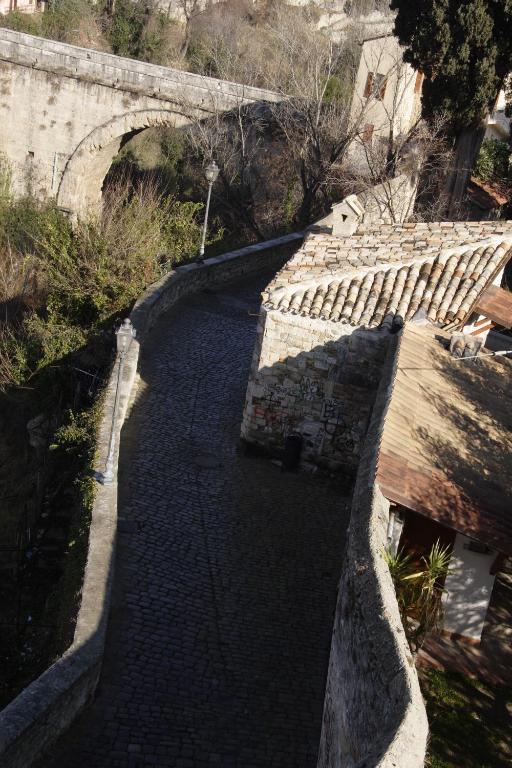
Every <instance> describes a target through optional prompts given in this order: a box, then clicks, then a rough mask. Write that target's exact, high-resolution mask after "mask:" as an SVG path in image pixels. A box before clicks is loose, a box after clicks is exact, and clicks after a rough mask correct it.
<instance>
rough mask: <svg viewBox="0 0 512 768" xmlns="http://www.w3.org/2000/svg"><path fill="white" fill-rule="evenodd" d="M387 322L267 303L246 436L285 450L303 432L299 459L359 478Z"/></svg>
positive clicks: (262, 316) (245, 422)
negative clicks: (366, 324)
mask: <svg viewBox="0 0 512 768" xmlns="http://www.w3.org/2000/svg"><path fill="white" fill-rule="evenodd" d="M388 338H389V332H388V330H387V328H378V329H366V328H357V329H354V328H353V327H352V326H350V325H347V324H343V323H330V322H327V321H325V320H318V319H312V318H309V317H301V316H300V315H292V314H286V313H285V314H283V313H281V312H277V311H272V310H270V311H269V310H265V309H264V308H262V310H261V313H260V319H259V323H258V335H257V339H256V344H255V350H254V355H253V361H252V367H251V374H250V377H249V384H248V387H247V395H246V402H245V408H244V416H243V421H242V437H243V438H244V439H245V440H247V442H249V443H255V444H257V445H259V446H261V447H263V448H265V449H266V450H268V451H269V452H271V453H272V454H274V455H277V456H279V455H281V453H282V451H283V448H284V443H285V439H286V437H287V435H289V434H290V433H292V432H294V433H298V434H300V435H301V436H302V440H303V443H302V452H301V459H302V461H305V462H311V463H314V464H317V465H319V466H321V467H323V468H325V469H328V470H331V471H334V470H341V471H342V472H343V473H344V475H345V476H346V477H347V479H350V478H353V477H354V475H355V472H356V469H357V466H358V464H359V459H360V456H361V450H362V446H363V442H364V436H365V434H366V430H367V428H368V422H369V420H370V414H371V410H372V406H373V402H374V399H375V395H376V393H377V388H378V386H379V381H380V377H381V369H382V364H383V362H384V359H385V357H386V349H387V340H388Z"/></svg>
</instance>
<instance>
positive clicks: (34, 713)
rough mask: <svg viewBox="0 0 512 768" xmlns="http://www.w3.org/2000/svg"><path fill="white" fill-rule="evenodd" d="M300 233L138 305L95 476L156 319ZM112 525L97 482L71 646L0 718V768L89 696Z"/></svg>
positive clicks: (272, 262) (186, 278) (149, 294)
mask: <svg viewBox="0 0 512 768" xmlns="http://www.w3.org/2000/svg"><path fill="white" fill-rule="evenodd" d="M301 239H302V235H301V234H293V235H287V236H285V237H282V238H278V239H276V240H271V241H267V242H264V243H258V244H256V245H252V246H249V247H247V248H242V249H240V250H238V251H233V252H231V253H228V254H224V255H222V256H218V257H215V258H211V259H207V260H206V261H204V262H203V263H193V264H187V265H184V266H181V267H177V268H176V269H175V270H174V271H173V272H171V273H170V274H168V275H166V276H165V277H164V278H162V280H160V281H159V282H158V283H155V284H154V285H152V286H151V287H150V288H149V289H148V290H147V291H146V292H145V293H144V295H143V296H142V297H141V298H140V299H139V301H137V303H136V305H135V307H134V309H133V311H132V313H131V315H130V319H131V321H132V323H133V326H134V327H135V329H136V331H137V336H136V338H135V339H134V340H133V341H132V343H131V344H130V347H129V349H128V351H127V353H126V355H125V360H124V364H123V369H122V376H121V379H120V381H119V393H118V394H119V398H118V403H119V405H118V411H117V414H116V415H115V419H113V415H114V414H113V411H114V403H115V399H116V389H117V386H118V373H119V361H117V362H116V364H115V366H114V368H113V370H112V372H111V375H110V379H109V383H108V385H107V388H106V392H105V395H104V397H105V400H104V408H103V416H102V420H101V426H100V430H99V435H98V450H97V459H96V471H97V474H98V477H101V475H102V473H103V472H104V471H105V468H106V460H107V456H108V451H109V444H110V434H111V427H112V423H114V434H115V436H116V446H117V451H116V456H115V470H116V472H117V461H118V449H119V438H120V435H121V427H122V425H123V422H124V419H125V416H126V413H127V409H128V405H129V401H130V398H131V395H132V393H133V390H134V382H135V380H136V373H137V366H138V358H139V349H140V345H141V344H144V340H145V338H146V335H147V334H148V333H149V332H150V331H151V328H152V326H153V324H154V322H155V320H156V319H157V318H158V316H159V315H160V314H162V313H163V312H165V311H166V310H168V309H169V308H170V307H172V306H173V305H174V304H176V302H177V301H179V300H180V299H182V298H184V297H185V296H187V295H189V294H192V293H196V292H197V291H200V290H202V289H205V288H213V287H217V286H220V285H222V284H224V283H228V282H230V281H232V280H236V279H239V278H242V277H244V276H249V275H253V274H257V273H259V272H263V271H265V270H266V269H269V270H270V269H278V268H279V267H280V266H282V264H283V263H284V261H285V260H286V259H287V258H288V256H289V255H290V253H291V252H292V251H293V250H294V249H295V248H296V247H297V243H298V242H300V240H301ZM116 527H117V484H116V482H114V483H113V484H110V485H102V484H98V486H97V491H96V496H95V501H94V506H93V510H92V521H91V528H90V534H89V552H88V558H87V565H86V569H85V575H84V582H83V591H82V603H81V606H80V610H79V613H78V618H77V625H76V630H75V635H74V639H73V644H72V645H71V647H70V648H69V649H68V651H67V652H66V653H65V654H64V655H63V656H62V657H61V658H60V659H58V661H56V662H55V663H54V664H53V665H52V666H51V667H50V668H49V669H48V670H46V672H44V673H43V674H42V675H41V676H40V677H39V678H37V679H36V680H34V681H33V682H32V683H31V684H30V685H29V686H27V688H25V690H23V691H22V692H21V693H20V694H19V696H17V697H16V698H15V699H14V700H13V701H12V702H11V703H10V704H9V705H8V706H7V707H6V708H5V709H4V710H3V711H2V712H1V713H0V764H1V765H2V768H28V766H30V765H31V763H32V762H33V761H34V759H35V758H36V757H37V756H38V755H40V753H41V752H42V751H43V750H44V749H47V748H48V747H49V746H50V745H51V743H52V742H53V741H55V740H56V739H57V738H58V737H59V736H60V734H61V733H62V732H63V731H64V730H65V729H66V728H67V727H68V726H69V725H70V724H71V723H72V721H73V720H74V719H75V717H76V716H77V715H78V713H79V712H80V711H81V709H82V708H83V707H84V706H85V705H86V704H87V702H88V701H89V700H90V699H91V697H92V696H93V695H94V691H95V689H96V685H97V683H98V679H99V675H100V671H101V663H102V659H103V649H104V644H105V635H106V628H107V621H108V614H109V606H110V591H111V583H112V577H113V562H114V553H115V542H116Z"/></svg>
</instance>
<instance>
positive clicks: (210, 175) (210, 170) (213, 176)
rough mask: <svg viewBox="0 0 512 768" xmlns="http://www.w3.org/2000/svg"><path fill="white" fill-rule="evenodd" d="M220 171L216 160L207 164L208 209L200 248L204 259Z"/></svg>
mask: <svg viewBox="0 0 512 768" xmlns="http://www.w3.org/2000/svg"><path fill="white" fill-rule="evenodd" d="M219 171H220V168H219V166H218V165H217V163H216V162H215V160H212V162H211V163H209V165H207V166H206V168H205V171H204V175H205V176H206V181H207V182H208V197H207V198H206V211H205V213H204V223H203V234H202V237H201V247H200V248H199V258H200V259H202V258H203V256H204V245H205V243H206V229H207V227H208V211H209V210H210V197H211V195H212V187H213V185H214V183H215V181H216V180H217V176H218V175H219Z"/></svg>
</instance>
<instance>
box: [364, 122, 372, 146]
mask: <svg viewBox="0 0 512 768" xmlns="http://www.w3.org/2000/svg"><path fill="white" fill-rule="evenodd" d="M374 127H375V126H374V125H373V123H365V125H364V126H363V131H362V133H361V138H362V140H363V144H371V143H372V138H373V129H374Z"/></svg>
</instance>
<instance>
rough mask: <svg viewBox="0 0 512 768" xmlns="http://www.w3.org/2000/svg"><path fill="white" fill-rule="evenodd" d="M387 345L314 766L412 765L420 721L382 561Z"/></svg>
mask: <svg viewBox="0 0 512 768" xmlns="http://www.w3.org/2000/svg"><path fill="white" fill-rule="evenodd" d="M395 353H396V337H395V338H394V339H393V340H392V342H391V344H390V349H389V352H388V359H387V362H386V365H385V370H384V373H383V376H382V379H381V384H380V387H379V391H378V394H377V398H376V401H375V406H374V410H373V414H372V418H371V422H370V427H369V430H368V433H367V437H366V441H365V446H364V449H363V455H362V458H361V462H360V465H359V470H358V474H357V481H356V487H355V491H354V498H353V503H352V512H351V518H350V525H349V535H348V540H347V549H346V553H345V557H344V559H343V562H344V568H343V572H342V576H341V580H340V586H339V594H338V604H337V607H336V614H335V619H334V630H333V638H332V645H331V655H330V660H329V671H328V677H327V687H326V694H325V702H324V716H323V725H322V735H321V741H320V750H319V757H318V768H356V767H357V768H377V767H378V768H420V766H423V764H424V760H425V752H426V743H427V735H428V722H427V716H426V712H425V707H424V704H423V699H422V695H421V691H420V687H419V682H418V677H417V674H416V670H415V667H414V661H413V658H412V656H411V653H410V650H409V646H408V644H407V640H406V638H405V634H404V630H403V626H402V622H401V619H400V614H399V610H398V604H397V601H396V596H395V591H394V587H393V582H392V580H391V576H390V573H389V570H388V567H387V565H386V563H385V561H384V557H383V554H384V550H385V547H386V544H387V525H388V518H389V503H388V501H387V500H386V499H385V498H384V496H383V495H382V493H381V491H380V489H379V487H378V485H377V483H376V482H375V475H376V465H377V457H378V450H379V443H380V435H381V429H382V423H383V418H384V415H385V410H386V408H387V403H388V398H389V393H390V389H391V385H392V381H393V378H394V373H395V356H396V355H395Z"/></svg>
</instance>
